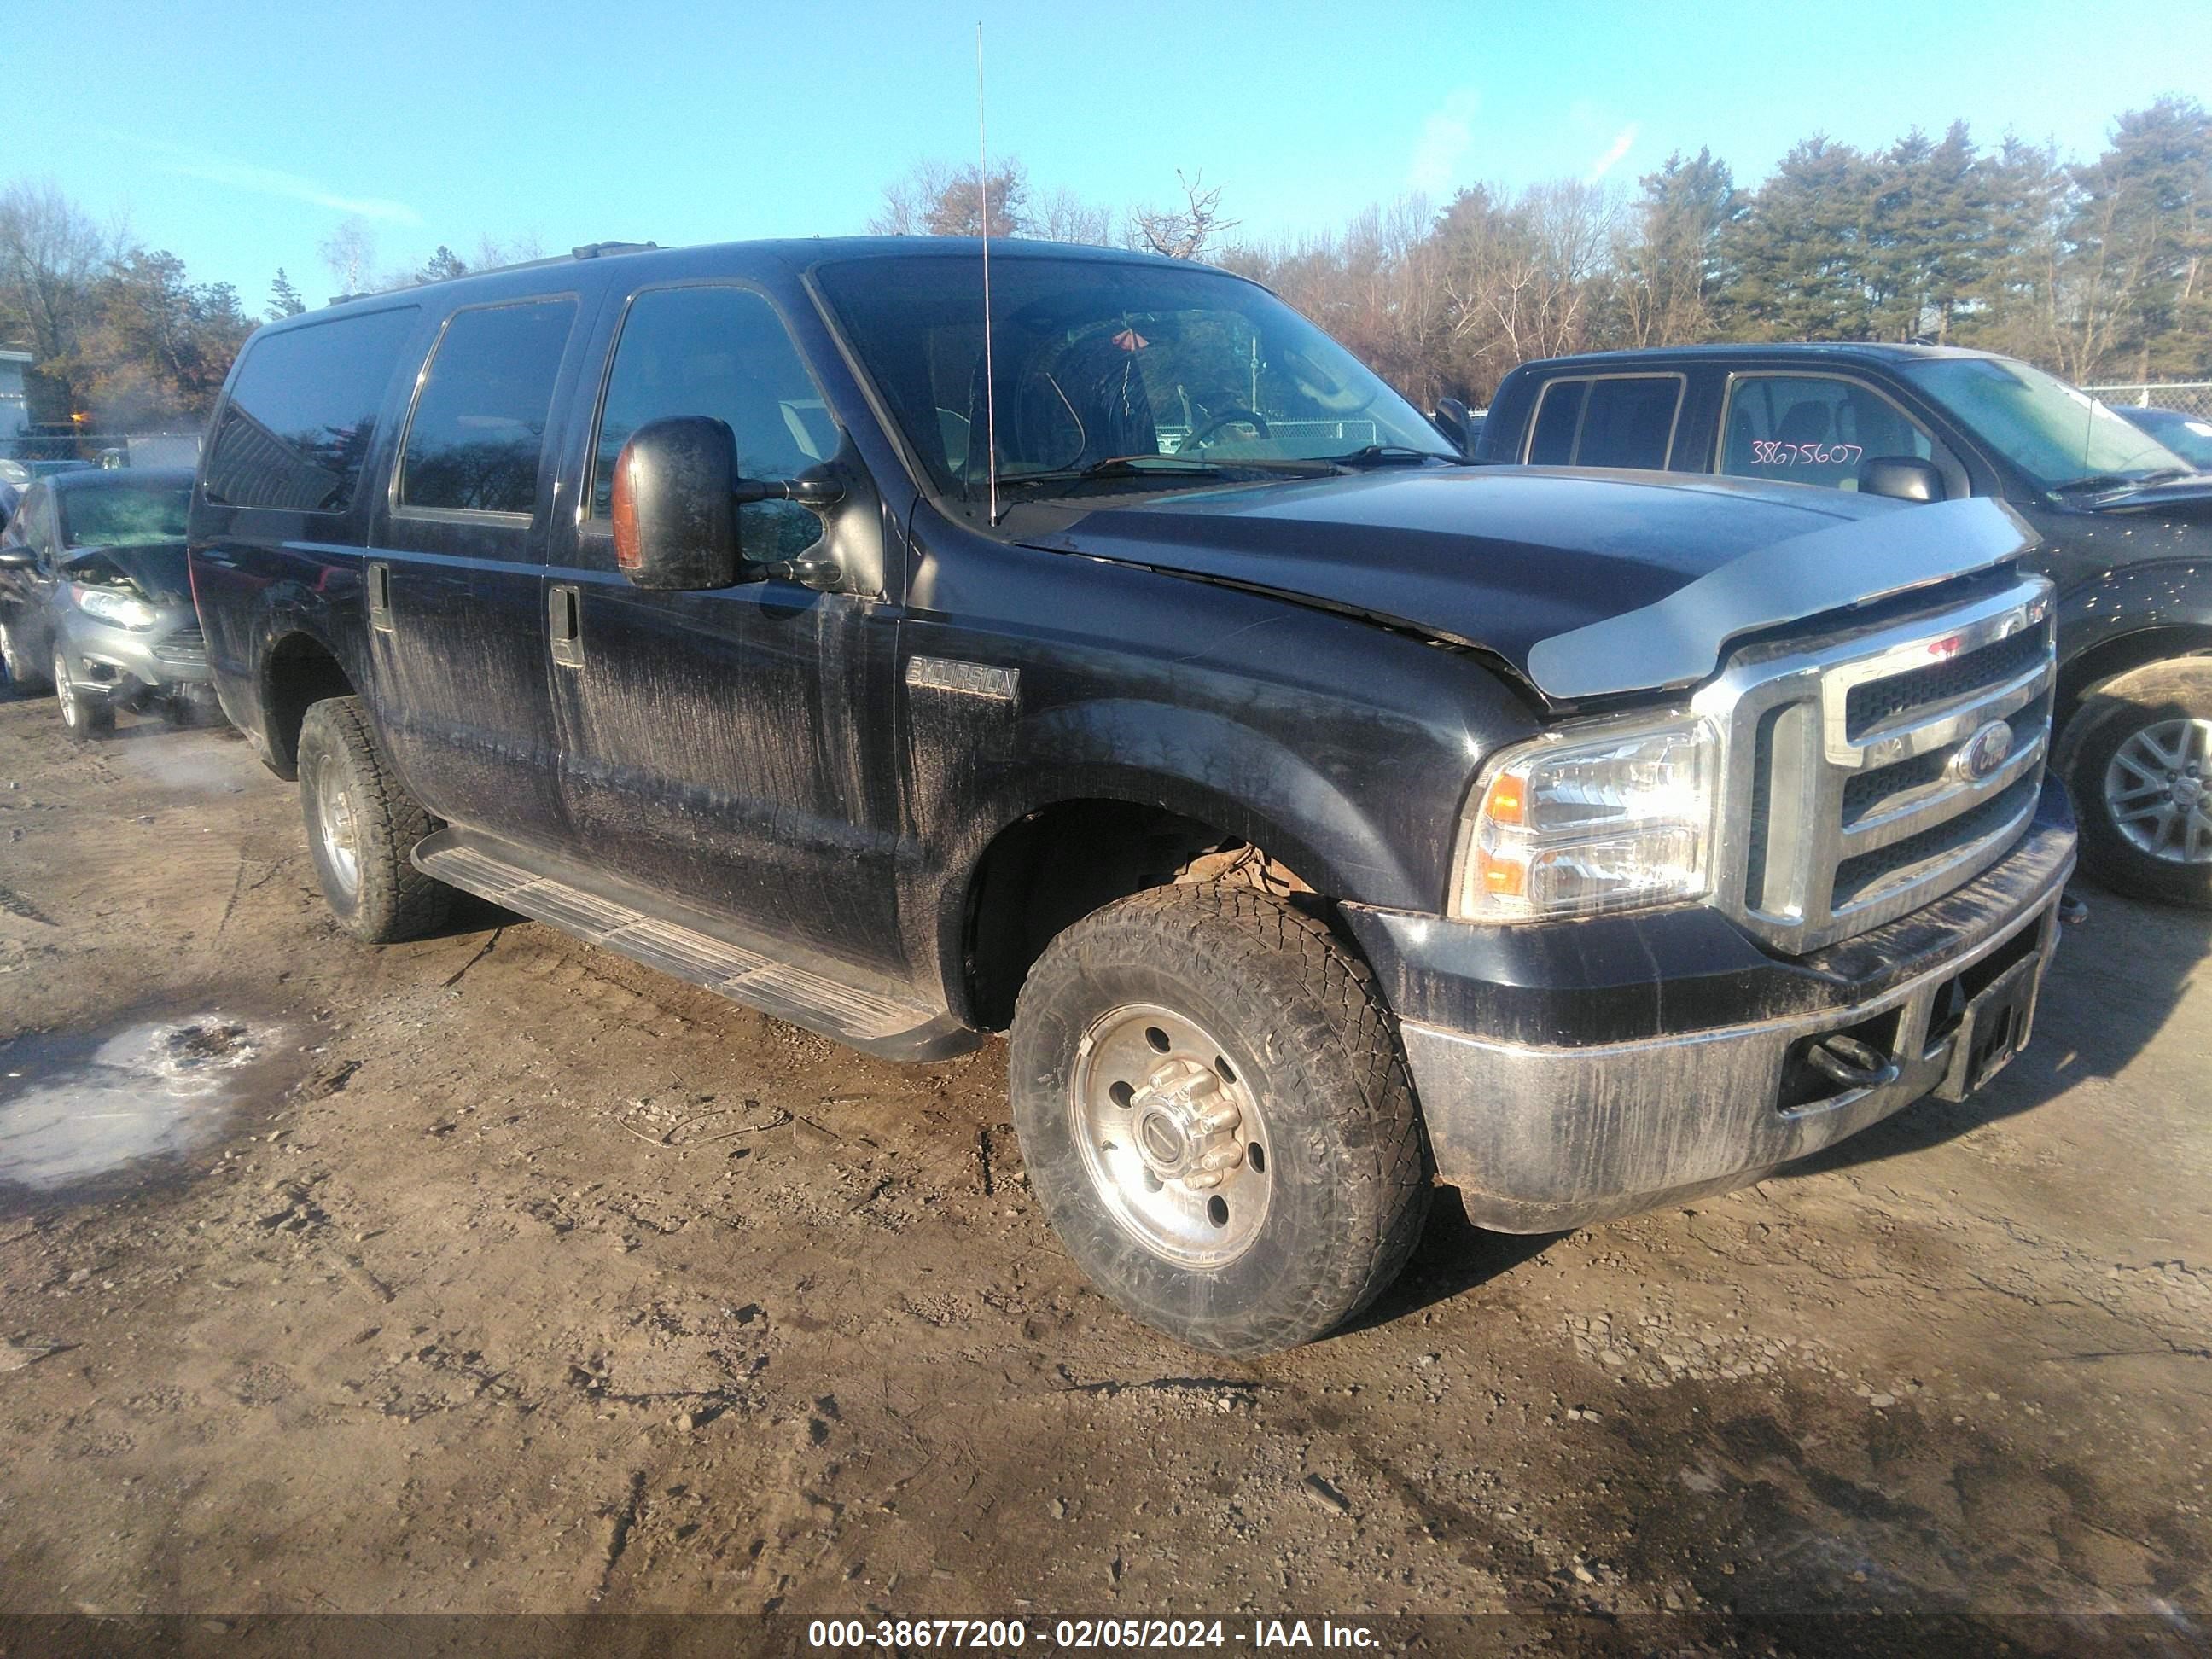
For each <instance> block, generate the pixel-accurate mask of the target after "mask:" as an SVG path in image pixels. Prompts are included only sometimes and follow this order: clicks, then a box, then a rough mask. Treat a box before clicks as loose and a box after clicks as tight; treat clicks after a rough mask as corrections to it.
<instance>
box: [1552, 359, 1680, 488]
mask: <svg viewBox="0 0 2212 1659" xmlns="http://www.w3.org/2000/svg"><path fill="white" fill-rule="evenodd" d="M1682 386H1683V380H1682V377H1681V376H1680V375H1679V374H1639V375H1623V376H1620V377H1617V378H1613V379H1609V380H1593V381H1591V382H1590V389H1589V400H1588V402H1587V403H1586V404H1585V406H1584V407H1583V431H1582V438H1581V441H1579V442H1578V443H1577V444H1576V446H1575V458H1574V459H1575V465H1577V466H1633V467H1648V468H1652V469H1657V468H1662V467H1664V466H1665V465H1667V447H1668V443H1669V442H1670V441H1672V439H1673V438H1674V412H1675V410H1678V409H1680V407H1681V405H1682Z"/></svg>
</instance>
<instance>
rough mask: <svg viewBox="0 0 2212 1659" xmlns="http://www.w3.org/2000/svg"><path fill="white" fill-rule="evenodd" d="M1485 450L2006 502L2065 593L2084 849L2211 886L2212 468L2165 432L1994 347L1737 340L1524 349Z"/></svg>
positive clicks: (2061, 704)
mask: <svg viewBox="0 0 2212 1659" xmlns="http://www.w3.org/2000/svg"><path fill="white" fill-rule="evenodd" d="M1476 452H1477V453H1478V454H1479V455H1480V456H1481V457H1482V458H1484V459H1490V460H1497V461H1505V462H1520V463H1531V462H1533V463H1535V464H1539V465H1577V466H1599V467H1648V468H1654V469H1666V470H1668V471H1675V472H1689V473H1696V474H1699V475H1701V476H1705V477H1723V478H1729V477H1734V478H1761V479H1771V480H1774V481H1776V482H1778V483H1796V484H1809V485H1814V486H1820V487H1825V488H1826V489H1840V490H1844V491H1862V492H1867V493H1878V494H1882V495H1893V496H1895V497H1898V498H1899V499H1903V500H1906V501H1956V500H1960V499H1963V498H1966V497H1969V496H1972V497H1979V498H1984V499H1987V500H1992V501H2003V502H2005V503H2006V504H2007V505H2008V506H2009V507H2012V508H2013V509H2014V511H2015V512H2016V513H2019V514H2020V516H2021V518H2022V519H2023V520H2026V521H2027V524H2028V525H2029V526H2031V527H2032V528H2033V530H2034V531H2035V532H2036V533H2037V534H2038V535H2039V537H2040V538H2042V544H2041V545H2040V546H2039V547H2038V548H2037V549H2036V550H2035V551H2034V552H2033V554H2031V555H2030V556H2029V557H2028V558H2027V561H2026V565H2027V568H2028V569H2029V570H2031V571H2034V572H2037V573H2039V574H2042V575H2045V576H2048V577H2049V578H2050V579H2051V581H2052V582H2053V583H2054V584H2055V585H2056V586H2057V595H2056V603H2057V610H2058V695H2057V704H2056V708H2055V711H2054V712H2055V713H2056V715H2057V732H2058V737H2057V753H2056V756H2055V763H2056V768H2057V771H2058V773H2059V774H2060V775H2061V776H2062V777H2063V778H2064V779H2065V781H2066V782H2067V785H2068V787H2069V788H2070V789H2071V790H2072V792H2073V796H2074V805H2075V810H2076V811H2079V812H2080V813H2081V856H2082V860H2083V862H2084V863H2085V864H2086V865H2087V866H2088V867H2089V869H2090V870H2091V871H2092V872H2093V873H2094V874H2095V875H2096V876H2097V878H2099V879H2100V880H2101V881H2103V882H2105V883H2106V884H2107V885H2109V886H2112V887H2115V888H2118V889H2120V890H2123V891H2127V892H2132V893H2136V894H2140V895H2142V896H2145V897H2148V898H2160V899H2166V900H2169V901H2172V902H2179V903H2185V904H2197V905H2207V904H2212V475H2208V474H2205V473H2201V472H2196V471H2192V470H2191V466H2190V465H2189V463H2188V462H2187V461H2186V460H2185V459H2183V458H2182V457H2181V456H2179V455H2177V454H2175V453H2173V452H2172V451H2171V450H2169V449H2167V448H2166V447H2165V446H2164V445H2163V444H2161V443H2160V442H2159V441H2158V439H2157V438H2156V437H2155V436H2154V435H2151V434H2148V433H2146V432H2144V431H2142V429H2141V428H2137V427H2136V426H2134V425H2132V424H2130V422H2127V421H2124V420H2123V419H2121V418H2120V417H2119V416H2118V415H2115V414H2114V413H2113V412H2112V410H2109V409H2106V407H2105V406H2104V405H2103V404H2100V403H2098V402H2097V401H2096V400H2095V399H2094V398H2090V397H2089V396H2087V394H2086V393H2084V392H2078V391H2076V390H2075V388H2074V387H2072V386H2068V385H2066V384H2065V383H2064V382H2063V381H2060V380H2053V379H2052V378H2051V376H2050V375H2048V374H2044V373H2043V372H2042V371H2041V370H2039V369H2036V368H2030V367H2029V366H2028V365H2027V364H2026V363H2022V362H2015V361H2013V360H2012V359H2011V358H2008V357H1998V356H1991V355H1990V353H1987V352H1981V351H1961V350H1957V349H1944V348H1939V347H1930V346H1909V345H1880V344H1869V345H1850V344H1843V345H1717V346H1690V347H1678V348H1674V349H1667V350H1658V351H1608V352H1595V353H1592V354H1589V355H1588V356H1580V357H1553V358H1547V359H1544V360H1542V361H1540V362H1533V363H1524V364H1523V365H1522V367H1520V368H1517V369H1516V370H1514V372H1513V373H1512V374H1510V375H1508V376H1507V377H1506V379H1505V381H1504V384H1503V385H1501V386H1499V387H1498V397H1497V398H1496V399H1495V400H1494V402H1493V403H1492V407H1491V410H1490V413H1489V417H1488V419H1487V420H1486V421H1485V422H1484V424H1483V428H1482V433H1481V437H1480V441H1478V443H1477V445H1476Z"/></svg>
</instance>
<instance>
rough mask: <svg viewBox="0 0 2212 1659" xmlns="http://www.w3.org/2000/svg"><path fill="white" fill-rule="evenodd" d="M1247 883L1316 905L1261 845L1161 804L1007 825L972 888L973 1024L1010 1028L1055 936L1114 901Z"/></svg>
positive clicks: (1074, 808) (1052, 812)
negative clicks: (1179, 888)
mask: <svg viewBox="0 0 2212 1659" xmlns="http://www.w3.org/2000/svg"><path fill="white" fill-rule="evenodd" d="M1222 879H1234V880H1243V881H1249V882H1250V883H1252V884H1254V885H1255V886H1260V887H1262V888H1265V889H1266V890H1269V891H1272V892H1276V893H1279V894H1282V895H1284V896H1302V897H1303V898H1304V901H1305V902H1308V903H1312V904H1318V903H1319V902H1320V901H1319V900H1318V898H1317V896H1315V895H1314V893H1313V890H1312V888H1311V887H1310V886H1308V885H1307V884H1306V883H1305V882H1304V881H1303V880H1301V879H1300V878H1298V877H1297V875H1295V874H1294V873H1292V872H1291V871H1289V870H1288V869H1286V868H1285V867H1284V866H1282V865H1280V864H1279V863H1277V862H1276V861H1275V860H1273V859H1271V858H1269V857H1267V854H1265V853H1263V852H1262V851H1261V849H1259V848H1255V847H1253V846H1251V845H1250V844H1249V842H1243V841H1240V840H1238V839H1237V837H1235V836H1231V835H1228V834H1226V833H1225V831H1223V830H1221V829H1217V828H1215V827H1214V826H1212V825H1211V824H1208V823H1201V822H1200V821H1199V820H1198V819H1195V818H1189V817H1183V816H1182V815H1181V814H1180V813H1176V812H1170V811H1167V810H1166V809H1165V808H1164V807H1159V806H1152V805H1144V804H1142V803H1139V802H1133V801H1121V800H1071V801H1060V802H1058V803H1056V804H1054V805H1051V806H1047V807H1043V808H1041V809H1040V810H1038V811H1035V812H1031V813H1030V814H1029V816H1027V817H1024V818H1022V819H1020V820H1018V822H1016V823H1012V824H1009V825H1008V826H1007V827H1006V829H1002V830H1000V832H999V835H998V837H997V839H995V840H994V841H993V842H992V843H991V845H990V846H989V847H988V848H987V849H985V851H984V854H983V857H982V859H981V861H980V862H979V863H978V864H977V866H976V869H975V876H974V877H973V878H972V879H971V880H970V881H969V888H968V894H969V896H968V908H967V918H966V929H965V933H964V935H963V964H962V965H963V972H964V978H965V985H966V990H967V997H968V1015H969V1018H970V1019H971V1020H972V1021H973V1022H974V1023H975V1024H977V1025H979V1026H981V1027H982V1028H983V1029H985V1030H1005V1029H1006V1027H1007V1026H1008V1025H1010V1024H1012V1022H1013V1017H1014V999H1015V997H1016V996H1017V995H1018V994H1019V992H1020V990H1021V987H1022V981H1024V979H1026V978H1028V976H1029V971H1030V968H1031V967H1032V966H1033V965H1034V964H1035V963H1036V959H1037V958H1038V957H1040V956H1042V955H1043V954H1044V948H1045V946H1046V945H1049V944H1050V943H1051V942H1052V940H1053V939H1054V936H1055V935H1057V934H1058V933H1060V932H1061V931H1062V930H1063V929H1065V928H1066V927H1068V926H1069V925H1070V924H1072V923H1073V922H1077V921H1081V920H1082V919H1083V918H1084V917H1085V916H1087V915H1090V914H1091V912H1092V911H1094V910H1097V909H1102V908H1104V907H1105V906H1107V905H1109V904H1111V903H1113V902H1114V901H1115V900H1116V899H1122V898H1127V897H1128V896H1130V895H1131V894H1133V893H1141V892H1144V891H1146V890H1149V889H1152V888H1154V887H1166V886H1170V885H1171V884H1174V883H1176V882H1178V881H1212V880H1222Z"/></svg>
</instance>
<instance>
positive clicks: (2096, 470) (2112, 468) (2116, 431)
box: [1903, 357, 2189, 489]
mask: <svg viewBox="0 0 2212 1659" xmlns="http://www.w3.org/2000/svg"><path fill="white" fill-rule="evenodd" d="M1903 373H1904V375H1905V379H1907V380H1911V382H1912V383H1913V384H1914V385H1915V386H1918V387H1919V388H1920V389H1921V391H1923V392H1926V393H1927V394H1928V396H1929V397H1930V398H1934V399H1935V400H1936V402H1937V403H1939V404H1942V405H1943V407H1944V408H1946V409H1948V410H1950V411H1951V413H1952V414H1953V415H1954V416H1956V417H1957V418H1958V421H1959V423H1960V425H1961V426H1964V427H1966V428H1968V429H1969V430H1970V431H1972V433H1973V434H1974V435H1976V436H1978V437H1979V438H1980V439H1982V440H1983V441H1984V442H1986V443H1988V444H1990V446H1991V447H1994V448H1996V450H1998V451H1999V452H2000V453H2002V454H2003V455H2004V457H2005V458H2006V459H2008V460H2009V461H2011V462H2012V464H2013V465H2015V466H2017V467H2018V468H2020V470H2021V471H2023V472H2025V473H2027V476H2028V477H2031V478H2033V480H2034V481H2035V482H2036V483H2038V484H2039V485H2040V486H2041V487H2042V488H2044V489H2065V488H2066V487H2067V486H2068V485H2069V484H2075V483H2088V482H2091V481H2100V482H2102V481H2106V480H2109V481H2110V482H2112V483H2126V482H2127V481H2128V480H2130V479H2133V478H2147V477H2150V476H2151V475H2152V474H2154V473H2158V472H2175V471H2181V472H2186V471H2189V467H2188V465H2187V464H2186V463H2185V462H2184V461H2183V460H2182V459H2181V458H2180V457H2179V456H2178V455H2176V454H2175V453H2173V452H2172V450H2170V449H2168V448H2166V446H2165V445H2163V444H2161V443H2160V442H2159V441H2158V440H2157V439H2155V438H2154V437H2152V436H2151V435H2149V434H2148V433H2147V432H2143V431H2141V430H2139V429H2138V428H2135V427H2132V426H2130V425H2129V424H2128V422H2125V421H2124V420H2122V419H2121V418H2120V417H2119V416H2117V415H2115V414H2113V413H2112V410H2109V409H2107V408H2106V407H2105V406H2104V404H2100V403H2099V402H2098V401H2097V400H2096V399H2095V398H2092V397H2091V396H2090V395H2089V394H2088V393H2087V392H2078V391H2076V390H2075V388H2074V387H2072V386H2068V385H2067V384H2066V383H2065V382H2064V381H2063V380H2054V379H2052V378H2051V376H2050V375H2048V374H2045V373H2044V372H2043V371H2042V370H2040V369H2036V368H2029V367H2028V366H2027V364H2026V363H2016V362H2011V361H2010V360H2009V359H2005V358H1997V357H1943V358H1933V359H1929V360H1928V361H1926V362H1917V363H1910V364H1907V365H1906V366H1905V368H1904V370H1903Z"/></svg>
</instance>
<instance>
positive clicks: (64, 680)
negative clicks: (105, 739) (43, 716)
mask: <svg viewBox="0 0 2212 1659" xmlns="http://www.w3.org/2000/svg"><path fill="white" fill-rule="evenodd" d="M54 701H55V702H58V703H59V704H60V705H61V711H62V729H63V730H64V732H68V733H69V734H70V736H71V737H72V738H76V739H77V740H78V741H79V742H81V743H82V742H83V741H85V740H87V739H88V738H96V737H102V736H105V735H106V733H107V732H112V731H113V730H114V729H115V705H114V704H113V703H112V702H108V700H107V699H106V696H103V695H101V694H100V692H97V691H88V690H85V689H84V688H83V687H82V686H80V685H78V684H77V683H76V677H75V676H74V675H73V674H71V673H70V665H69V653H68V652H67V651H64V650H62V649H60V648H59V647H57V648H56V649H55V652H54Z"/></svg>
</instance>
